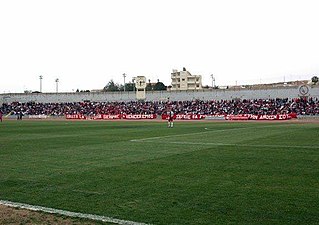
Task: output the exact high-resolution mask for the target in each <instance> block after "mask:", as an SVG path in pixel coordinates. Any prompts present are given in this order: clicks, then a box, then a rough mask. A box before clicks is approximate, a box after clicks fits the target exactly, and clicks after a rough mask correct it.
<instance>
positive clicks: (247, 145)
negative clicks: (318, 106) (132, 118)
mask: <svg viewBox="0 0 319 225" xmlns="http://www.w3.org/2000/svg"><path fill="white" fill-rule="evenodd" d="M135 142H148V143H165V144H187V145H213V146H234V147H236V146H238V147H261V148H267V147H273V148H302V149H319V146H307V145H306V146H301V145H254V144H252V145H250V144H229V143H213V142H206V143H203V142H200V143H199V142H188V141H165V142H160V141H151V140H150V141H148V140H135Z"/></svg>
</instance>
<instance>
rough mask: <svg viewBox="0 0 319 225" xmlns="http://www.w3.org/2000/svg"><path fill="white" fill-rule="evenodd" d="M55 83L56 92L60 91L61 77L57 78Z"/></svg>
mask: <svg viewBox="0 0 319 225" xmlns="http://www.w3.org/2000/svg"><path fill="white" fill-rule="evenodd" d="M55 83H56V93H58V92H59V78H57V79H55Z"/></svg>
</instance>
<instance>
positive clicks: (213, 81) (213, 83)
mask: <svg viewBox="0 0 319 225" xmlns="http://www.w3.org/2000/svg"><path fill="white" fill-rule="evenodd" d="M210 76H211V78H212V89H214V87H215V78H214V74H212V75H210Z"/></svg>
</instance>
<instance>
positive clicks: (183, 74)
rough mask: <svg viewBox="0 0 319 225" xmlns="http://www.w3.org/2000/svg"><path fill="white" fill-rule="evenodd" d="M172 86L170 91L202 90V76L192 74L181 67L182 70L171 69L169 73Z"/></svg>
mask: <svg viewBox="0 0 319 225" xmlns="http://www.w3.org/2000/svg"><path fill="white" fill-rule="evenodd" d="M171 79H172V88H171V89H170V90H171V91H179V90H182V91H186V90H202V89H203V87H202V76H201V75H192V74H191V73H190V72H188V71H187V70H186V68H185V67H184V68H183V71H177V70H173V72H172V73H171Z"/></svg>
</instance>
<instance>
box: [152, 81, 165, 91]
mask: <svg viewBox="0 0 319 225" xmlns="http://www.w3.org/2000/svg"><path fill="white" fill-rule="evenodd" d="M166 89H167V87H166V86H165V84H163V83H162V82H160V81H157V83H156V84H155V85H154V87H153V90H154V91H165V90H166Z"/></svg>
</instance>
